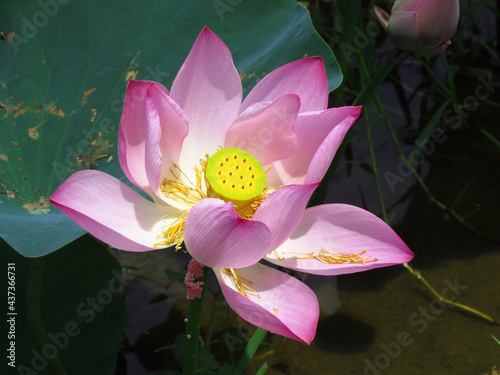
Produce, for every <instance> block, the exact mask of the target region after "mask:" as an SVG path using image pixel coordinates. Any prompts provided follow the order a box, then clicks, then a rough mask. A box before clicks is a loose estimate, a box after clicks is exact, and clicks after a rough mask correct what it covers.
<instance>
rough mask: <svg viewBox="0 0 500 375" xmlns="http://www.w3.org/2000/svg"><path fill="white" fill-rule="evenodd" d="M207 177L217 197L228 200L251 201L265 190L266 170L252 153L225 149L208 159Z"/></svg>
mask: <svg viewBox="0 0 500 375" xmlns="http://www.w3.org/2000/svg"><path fill="white" fill-rule="evenodd" d="M205 176H206V179H207V181H208V183H209V184H210V187H211V189H212V191H213V192H214V193H215V195H216V196H218V197H220V198H221V199H224V200H225V201H233V202H234V201H249V200H251V199H253V198H255V197H257V196H259V195H260V194H262V192H263V191H264V186H265V185H266V174H265V172H264V168H263V167H262V165H261V164H260V163H259V161H258V160H257V159H255V158H254V157H253V156H252V155H251V154H249V153H248V152H246V151H243V150H239V149H237V148H225V149H222V150H219V151H217V152H216V153H215V154H213V155H212V156H211V157H209V158H208V161H207V168H206V170H205Z"/></svg>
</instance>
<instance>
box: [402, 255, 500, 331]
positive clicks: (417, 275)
mask: <svg viewBox="0 0 500 375" xmlns="http://www.w3.org/2000/svg"><path fill="white" fill-rule="evenodd" d="M403 267H405V268H406V269H407V270H408V271H409V272H410V273H411V274H412V275H413V276H415V277H416V278H417V279H418V280H420V281H421V282H422V284H424V285H425V286H426V287H427V289H429V290H430V291H431V293H432V294H434V296H435V297H436V298H437V299H438V300H440V301H441V302H444V303H447V304H448V305H452V306H455V307H458V308H459V309H462V310H465V311H468V312H470V313H471V314H474V315H477V316H479V317H481V318H483V319H485V320H487V321H488V322H490V323H494V324H500V322H497V321H495V320H494V319H493V318H492V317H491V316H489V315H486V314H484V313H482V312H481V311H479V310H476V309H474V308H472V307H469V306H466V305H462V304H461V303H457V302H453V301H451V300H449V299H447V298H444V297H443V296H442V295H441V294H439V293H438V291H437V290H436V289H435V288H434V287H433V286H432V285H431V284H429V282H428V281H427V280H426V279H425V277H423V276H422V274H421V273H420V272H419V271H417V270H415V269H414V268H412V267H411V266H410V265H409V264H408V263H403Z"/></svg>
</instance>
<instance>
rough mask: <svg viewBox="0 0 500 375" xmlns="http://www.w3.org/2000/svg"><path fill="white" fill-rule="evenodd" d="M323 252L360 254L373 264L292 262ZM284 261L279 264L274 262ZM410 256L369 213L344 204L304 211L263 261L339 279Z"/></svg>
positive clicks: (382, 223)
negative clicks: (294, 227)
mask: <svg viewBox="0 0 500 375" xmlns="http://www.w3.org/2000/svg"><path fill="white" fill-rule="evenodd" d="M322 249H324V250H327V251H329V252H336V253H352V254H357V253H361V252H362V251H363V250H366V252H365V253H364V254H362V255H360V256H361V257H369V258H368V259H367V261H369V260H373V259H375V258H376V259H377V260H376V261H374V262H366V263H365V264H363V263H344V264H328V263H323V262H321V261H319V260H317V259H296V258H297V257H298V258H301V257H307V256H308V254H309V253H314V254H319V253H320V251H321V250H322ZM277 256H279V257H280V258H285V259H283V260H280V259H278V258H277ZM412 258H413V253H412V252H411V250H410V249H409V248H408V246H406V245H405V243H404V242H403V241H402V240H401V238H399V236H398V235H397V234H396V233H395V232H394V231H393V230H392V229H391V227H389V226H388V225H387V224H386V223H384V222H383V221H382V220H381V219H379V218H378V217H376V216H375V215H373V214H372V213H370V212H368V211H365V210H363V209H361V208H359V207H355V206H350V205H346V204H325V205H321V206H315V207H311V208H308V209H307V210H306V212H305V214H304V216H303V218H302V220H301V222H300V224H299V225H298V226H297V229H296V230H295V232H294V233H293V234H292V235H291V236H290V238H289V239H288V240H287V241H286V242H285V243H283V245H281V246H280V247H279V248H278V249H277V250H276V251H275V252H274V251H273V252H271V253H269V254H268V255H267V256H266V257H265V259H266V260H268V261H270V262H272V263H275V264H277V265H279V266H281V267H286V268H290V269H294V270H297V271H301V272H308V273H313V274H318V275H341V274H346V273H353V272H360V271H366V270H370V269H372V268H379V267H386V266H391V265H394V264H401V263H406V262H409V261H410V260H411V259H412Z"/></svg>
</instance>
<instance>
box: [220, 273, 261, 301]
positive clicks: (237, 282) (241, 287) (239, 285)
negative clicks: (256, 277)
mask: <svg viewBox="0 0 500 375" xmlns="http://www.w3.org/2000/svg"><path fill="white" fill-rule="evenodd" d="M224 271H226V273H227V274H228V275H230V276H232V277H233V278H232V280H233V282H234V285H235V286H236V288H237V289H238V292H239V293H240V294H242V295H244V296H245V297H247V298H248V293H247V291H246V290H245V289H247V290H249V291H250V292H252V293H255V294H256V295H257V297H259V298H260V295H259V293H258V292H257V291H256V290H255V289H252V288H250V287H249V286H248V285H247V284H244V283H242V282H241V280H245V281H246V282H247V283H249V284H253V281H250V280H247V279H245V278H244V277H242V276H240V275H238V274H237V273H236V271H235V270H234V268H225V269H224Z"/></svg>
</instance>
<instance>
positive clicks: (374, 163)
mask: <svg viewBox="0 0 500 375" xmlns="http://www.w3.org/2000/svg"><path fill="white" fill-rule="evenodd" d="M364 112H365V118H366V137H367V138H368V147H369V149H370V158H371V160H372V168H373V175H374V177H375V185H376V187H377V194H378V199H379V201H380V208H381V209H382V217H383V218H384V221H385V222H386V223H389V218H388V217H387V210H386V209H385V203H384V196H383V195H382V187H381V186H380V179H379V177H378V176H379V174H378V168H377V160H376V159H375V151H374V149H373V143H372V130H371V127H370V121H369V116H368V111H364Z"/></svg>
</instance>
